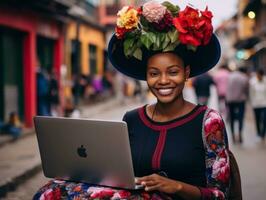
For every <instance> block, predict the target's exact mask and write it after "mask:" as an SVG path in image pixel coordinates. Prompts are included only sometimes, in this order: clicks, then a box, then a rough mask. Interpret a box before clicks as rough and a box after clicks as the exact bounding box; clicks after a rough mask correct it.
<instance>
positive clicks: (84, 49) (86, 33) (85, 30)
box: [67, 22, 105, 74]
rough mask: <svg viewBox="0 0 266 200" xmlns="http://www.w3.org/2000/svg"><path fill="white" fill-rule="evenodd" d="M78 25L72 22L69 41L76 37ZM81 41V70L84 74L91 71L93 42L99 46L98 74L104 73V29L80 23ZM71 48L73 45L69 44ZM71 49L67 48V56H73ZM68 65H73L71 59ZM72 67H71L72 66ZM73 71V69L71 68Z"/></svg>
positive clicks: (68, 33) (69, 29)
mask: <svg viewBox="0 0 266 200" xmlns="http://www.w3.org/2000/svg"><path fill="white" fill-rule="evenodd" d="M76 29H77V26H76V23H75V22H71V23H69V25H68V28H67V42H68V43H70V42H71V40H74V39H76V32H77V30H76ZM79 41H80V43H81V60H80V65H81V72H82V73H83V74H89V73H90V71H89V70H90V66H89V56H90V55H89V44H93V45H95V46H96V47H97V72H98V74H102V73H103V68H104V66H103V65H104V49H105V35H104V33H103V32H102V31H100V30H97V29H94V28H92V27H90V26H89V25H86V24H81V25H80V30H79ZM67 46H68V47H70V49H71V45H67ZM70 49H68V50H67V57H68V58H70V57H71V54H70V53H71V52H70ZM67 65H68V66H70V65H71V60H70V59H68V60H67ZM70 69H71V68H70ZM70 71H71V70H70Z"/></svg>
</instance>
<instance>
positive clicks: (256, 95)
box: [249, 69, 266, 141]
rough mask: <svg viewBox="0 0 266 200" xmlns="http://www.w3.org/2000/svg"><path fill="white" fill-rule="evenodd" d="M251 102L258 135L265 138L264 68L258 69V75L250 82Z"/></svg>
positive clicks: (265, 86) (265, 89)
mask: <svg viewBox="0 0 266 200" xmlns="http://www.w3.org/2000/svg"><path fill="white" fill-rule="evenodd" d="M249 91H250V93H249V94H250V103H251V106H252V107H253V110H254V114H255V121H256V128H257V136H258V138H259V139H260V140H262V141H263V140H264V138H265V132H266V77H265V76H264V71H263V69H258V70H257V72H256V76H255V77H253V78H251V80H250V82H249Z"/></svg>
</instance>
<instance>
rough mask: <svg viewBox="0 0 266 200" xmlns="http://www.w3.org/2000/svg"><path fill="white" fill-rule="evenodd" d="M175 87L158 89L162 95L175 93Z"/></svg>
mask: <svg viewBox="0 0 266 200" xmlns="http://www.w3.org/2000/svg"><path fill="white" fill-rule="evenodd" d="M173 90H174V89H173V88H165V89H157V91H158V93H159V94H160V95H162V96H167V95H170V94H172V93H173Z"/></svg>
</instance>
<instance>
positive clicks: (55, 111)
mask: <svg viewBox="0 0 266 200" xmlns="http://www.w3.org/2000/svg"><path fill="white" fill-rule="evenodd" d="M48 102H49V112H50V113H51V115H52V116H58V115H59V108H58V106H59V86H58V81H57V79H56V76H55V73H54V72H52V73H51V74H50V80H49V93H48Z"/></svg>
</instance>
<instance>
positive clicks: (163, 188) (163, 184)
mask: <svg viewBox="0 0 266 200" xmlns="http://www.w3.org/2000/svg"><path fill="white" fill-rule="evenodd" d="M136 184H141V185H143V186H144V189H145V190H146V191H154V190H157V191H160V192H164V193H168V194H173V193H177V192H178V191H180V189H181V188H182V184H181V183H179V182H178V181H175V180H172V179H169V178H166V177H163V176H160V175H158V174H152V175H149V176H144V177H140V178H136Z"/></svg>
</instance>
